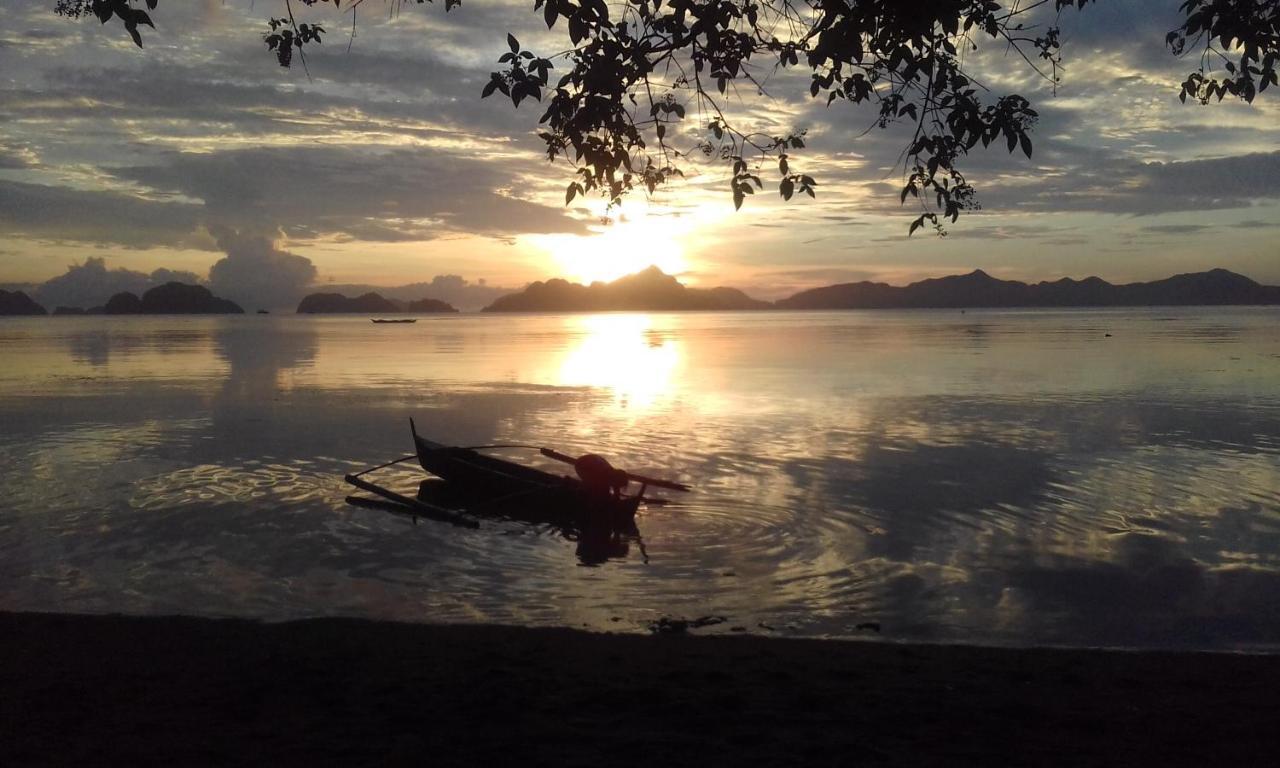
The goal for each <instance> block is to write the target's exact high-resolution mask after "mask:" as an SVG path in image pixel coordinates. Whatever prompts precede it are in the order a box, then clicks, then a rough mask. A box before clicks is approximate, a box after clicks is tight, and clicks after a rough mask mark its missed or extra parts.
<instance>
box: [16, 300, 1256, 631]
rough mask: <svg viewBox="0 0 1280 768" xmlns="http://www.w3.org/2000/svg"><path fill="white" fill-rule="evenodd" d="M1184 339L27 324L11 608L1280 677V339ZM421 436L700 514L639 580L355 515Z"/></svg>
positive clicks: (1219, 318)
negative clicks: (1228, 661) (674, 632)
mask: <svg viewBox="0 0 1280 768" xmlns="http://www.w3.org/2000/svg"><path fill="white" fill-rule="evenodd" d="M1177 312H1178V314H1177V316H1176V319H1169V318H1170V317H1171V316H1170V315H1169V314H1168V313H1169V310H1163V311H1162V310H1152V311H1146V310H1143V311H1135V312H1094V313H1072V312H991V313H977V312H974V313H968V314H967V315H965V316H963V317H961V316H959V315H952V314H951V313H941V312H939V313H929V312H921V313H912V312H900V313H895V312H885V313H777V314H772V313H771V314H751V313H742V314H695V315H663V314H647V315H646V314H610V315H598V316H567V317H566V316H521V317H488V316H484V317H476V316H465V315H464V316H455V317H449V318H441V319H439V320H436V319H434V318H432V319H424V320H423V321H422V322H419V323H417V324H416V325H414V326H412V327H407V328H396V329H395V331H396V332H395V333H389V332H387V331H386V330H385V329H381V328H378V327H376V326H372V324H370V323H368V322H367V321H365V320H362V319H358V318H319V319H316V318H292V317H275V316H272V317H268V318H258V317H247V318H192V319H187V318H112V319H109V320H104V319H102V318H94V319H80V318H59V319H58V320H57V321H52V320H50V319H44V320H42V321H39V322H35V321H27V320H22V321H17V322H13V323H10V322H8V321H5V323H4V324H3V325H0V355H3V357H4V363H5V365H3V366H0V427H2V428H0V461H3V462H5V466H6V467H20V468H21V471H10V472H6V473H5V474H4V475H3V476H0V498H3V499H5V504H4V507H3V509H0V608H12V609H20V608H25V609H35V610H95V611H111V610H122V611H133V612H175V611H177V612H196V613H213V614H234V615H250V616H265V617H272V618H286V617H293V616H307V615H322V614H333V613H338V614H350V615H361V616H371V617H380V618H383V617H385V618H398V619H409V620H429V621H497V622H512V623H528V624H569V625H574V626H577V625H581V624H587V625H589V626H592V627H596V628H602V629H603V628H607V629H628V628H631V629H642V628H643V627H645V626H647V624H648V623H649V622H650V621H653V620H655V619H657V618H659V617H661V616H663V615H670V616H681V615H683V616H701V615H707V614H719V615H726V616H729V617H730V618H731V621H730V623H729V626H731V625H734V624H739V625H743V626H749V627H752V628H758V627H759V625H761V624H763V625H766V626H768V627H774V628H776V629H777V630H778V631H786V632H793V633H800V634H835V635H843V634H853V633H855V627H856V625H857V624H858V623H861V622H864V621H878V622H880V623H881V625H882V626H883V628H884V633H885V634H886V635H887V636H889V637H894V638H919V639H937V640H948V641H956V640H965V641H975V640H976V641H983V642H1007V643H1063V644H1118V645H1147V646H1164V645H1182V646H1193V647H1234V648H1242V647H1266V648H1276V647H1280V597H1277V596H1278V595H1280V338H1277V336H1276V334H1275V333H1274V328H1275V327H1276V321H1277V320H1280V315H1277V313H1276V312H1275V311H1273V310H1236V309H1226V310H1182V309H1179V310H1177ZM1104 333H1110V334H1112V336H1110V337H1107V336H1104ZM408 416H414V417H415V418H416V419H417V420H418V424H419V426H420V427H423V428H424V429H425V430H426V431H428V433H429V434H431V435H432V436H433V437H436V438H437V439H440V440H442V441H445V442H450V443H454V444H460V445H475V444H486V443H492V442H522V443H523V442H530V443H536V444H546V445H554V446H558V447H562V448H564V449H566V450H568V451H570V452H573V451H579V452H582V451H585V450H597V451H599V452H601V453H603V454H605V455H607V456H609V457H610V459H611V460H614V462H615V463H616V464H618V465H620V466H626V467H628V468H629V469H633V470H635V471H640V472H644V473H646V474H661V475H672V476H676V477H677V478H679V479H683V480H687V481H691V482H693V484H694V485H695V486H696V488H697V490H696V493H695V494H693V495H692V496H690V497H688V498H684V499H680V500H679V502H678V503H675V504H671V505H669V506H666V507H657V508H652V509H648V510H645V511H643V512H642V514H641V516H640V518H639V520H638V523H639V526H640V528H641V529H642V530H643V531H644V534H645V535H644V540H643V543H644V552H642V551H641V550H640V547H639V541H640V540H639V539H638V538H624V539H622V540H619V541H606V542H583V541H581V540H578V539H576V538H575V537H573V536H570V537H568V538H566V537H565V536H563V535H561V533H560V532H556V531H550V530H546V529H544V528H541V527H538V526H529V525H525V524H519V523H511V522H495V523H493V524H491V525H486V527H485V528H483V529H482V530H480V531H463V530H457V529H454V528H448V527H444V526H436V525H428V524H423V525H419V526H417V527H414V526H413V525H412V524H411V523H410V522H408V521H405V520H401V519H399V518H395V517H391V516H388V515H386V514H383V513H378V512H375V511H370V510H362V509H354V508H350V507H347V506H346V505H345V504H344V503H343V498H344V497H345V494H346V490H347V489H346V488H344V487H343V486H342V484H341V481H340V479H339V478H340V477H341V475H342V473H343V472H345V471H349V470H350V469H351V468H353V467H357V466H367V465H368V464H371V463H375V462H377V461H379V460H383V459H387V458H391V457H393V456H396V455H399V454H402V453H404V452H406V451H407V450H408V449H409V448H410V445H409V441H408V430H407V426H406V424H407V417H408ZM420 479H421V474H420V472H417V471H415V470H412V469H410V468H398V469H393V470H391V471H390V474H389V477H388V479H387V480H386V484H387V485H388V486H389V487H394V488H397V489H399V490H402V491H408V492H410V493H411V492H412V490H413V489H415V488H416V487H417V483H418V481H419V480H420ZM597 544H599V545H603V546H599V547H596V546H595V545H597ZM646 553H647V557H646V556H645V554H646ZM584 561H587V562H593V563H595V562H601V561H602V563H601V567H597V568H581V567H579V565H580V564H581V563H582V562H584ZM711 631H714V630H711ZM759 631H766V630H763V629H760V630H759Z"/></svg>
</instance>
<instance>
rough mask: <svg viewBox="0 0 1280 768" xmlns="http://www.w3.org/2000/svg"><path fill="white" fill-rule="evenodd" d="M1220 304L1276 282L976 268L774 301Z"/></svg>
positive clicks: (1210, 275) (1271, 290) (1257, 298)
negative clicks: (1006, 274)
mask: <svg viewBox="0 0 1280 768" xmlns="http://www.w3.org/2000/svg"><path fill="white" fill-rule="evenodd" d="M1224 304H1280V287H1275V286H1266V285H1261V284H1259V283H1257V282H1254V281H1253V280H1250V279H1249V278H1247V277H1245V276H1244V275H1238V274H1236V273H1234V272H1230V271H1228V270H1225V269H1211V270H1209V271H1208V272H1194V273H1190V274H1182V275H1174V276H1173V277H1169V278H1166V279H1164V280H1155V281H1152V282H1149V283H1128V284H1124V285H1112V284H1111V283H1108V282H1107V281H1106V280H1103V279H1101V278H1099V277H1089V278H1086V279H1084V280H1072V279H1071V278H1066V277H1064V278H1062V279H1061V280H1056V281H1054V282H1048V281H1045V282H1039V283H1033V284H1027V283H1023V282H1019V281H1016V280H999V279H997V278H994V277H992V276H991V275H988V274H987V273H986V272H983V271H982V270H980V269H977V270H974V271H973V272H970V273H968V274H966V275H950V276H948V277H938V278H930V279H928V280H921V281H919V282H915V283H911V284H910V285H907V286H902V287H898V286H892V285H888V284H887V283H872V282H866V281H864V282H859V283H842V284H840V285H828V286H825V287H822V288H813V289H810V290H807V291H801V292H800V293H797V294H795V295H794V296H791V297H789V298H786V299H782V300H780V301H778V302H777V304H776V305H777V306H778V307H779V308H781V309H905V308H921V309H923V308H932V307H936V308H947V307H950V308H960V307H1151V306H1191V305H1224Z"/></svg>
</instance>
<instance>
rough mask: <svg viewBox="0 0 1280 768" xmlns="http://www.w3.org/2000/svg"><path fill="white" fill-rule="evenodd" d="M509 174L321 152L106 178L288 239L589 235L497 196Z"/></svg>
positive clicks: (242, 157)
mask: <svg viewBox="0 0 1280 768" xmlns="http://www.w3.org/2000/svg"><path fill="white" fill-rule="evenodd" d="M512 170H513V169H512V168H510V167H495V166H494V164H491V163H484V162H481V161H478V160H475V159H471V158H466V157H459V156H457V155H452V154H448V153H444V152H438V151H432V150H428V149H421V150H390V151H381V152H378V151H373V152H368V151H361V150H356V149H350V148H345V147H333V146H324V147H282V148H271V149H252V150H233V151H227V152H218V153H213V154H197V153H181V154H173V155H169V156H167V157H166V158H165V159H164V162H163V163H161V164H157V165H149V166H135V167H130V168H118V169H113V170H112V171H111V173H112V174H113V175H115V176H117V177H119V178H121V179H127V180H129V181H135V182H140V183H142V184H145V185H147V186H149V187H152V188H154V189H159V190H167V191H171V192H177V193H181V194H183V195H185V196H187V197H191V198H196V199H200V200H203V201H204V204H205V209H206V213H207V216H208V217H209V219H210V220H212V221H214V222H217V223H220V224H226V225H229V226H233V227H241V228H242V227H255V228H262V227H266V228H283V230H284V231H285V232H286V233H287V234H289V235H290V236H291V237H313V236H318V235H323V234H327V235H346V236H348V237H350V238H352V239H356V240H375V241H394V240H404V239H415V240H425V239H431V238H433V237H438V236H440V235H443V234H446V233H454V232H467V233H478V234H484V235H492V236H510V235H515V234H520V233H529V232H533V233H544V232H571V233H577V234H584V233H586V231H587V230H586V227H585V226H584V225H583V223H582V222H580V221H577V220H575V219H572V218H570V217H569V216H567V215H566V213H565V209H563V208H558V207H554V208H553V207H549V206H545V205H540V204H538V203H533V202H530V201H528V200H525V199H521V198H519V197H516V196H515V195H514V194H511V193H506V192H503V191H502V190H503V189H504V188H506V187H508V186H510V185H511V182H512V174H511V171H512Z"/></svg>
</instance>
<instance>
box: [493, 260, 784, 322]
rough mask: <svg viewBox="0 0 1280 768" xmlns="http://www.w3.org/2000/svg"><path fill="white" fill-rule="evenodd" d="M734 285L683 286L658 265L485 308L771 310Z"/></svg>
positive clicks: (553, 286) (544, 286) (546, 286)
mask: <svg viewBox="0 0 1280 768" xmlns="http://www.w3.org/2000/svg"><path fill="white" fill-rule="evenodd" d="M771 307H772V305H771V304H769V302H767V301H757V300H756V299H753V298H751V297H750V296H748V295H746V294H745V293H743V292H742V291H739V290H738V289H736V288H687V287H685V286H684V285H683V284H681V283H680V281H678V280H676V279H675V278H674V277H672V276H671V275H668V274H666V273H664V272H663V271H662V270H660V269H658V268H657V267H649V268H648V269H644V270H641V271H640V272H636V273H635V274H633V275H627V276H626V277H620V278H618V279H617V280H614V281H613V282H611V283H592V284H591V285H582V284H581V283H571V282H569V281H567V280H561V279H559V278H557V279H554V280H548V281H546V282H545V283H544V282H536V283H532V284H530V285H529V287H527V288H525V289H524V290H523V291H521V292H519V293H513V294H510V295H508V296H503V297H502V298H500V299H498V300H497V301H495V302H493V303H492V304H490V305H489V306H487V307H485V308H484V311H485V312H607V311H610V310H651V311H671V310H716V309H720V310H724V309H769V308H771Z"/></svg>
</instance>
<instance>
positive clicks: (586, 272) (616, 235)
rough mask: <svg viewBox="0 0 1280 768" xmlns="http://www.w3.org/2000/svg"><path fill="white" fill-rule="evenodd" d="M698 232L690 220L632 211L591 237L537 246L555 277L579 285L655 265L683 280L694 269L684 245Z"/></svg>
mask: <svg viewBox="0 0 1280 768" xmlns="http://www.w3.org/2000/svg"><path fill="white" fill-rule="evenodd" d="M692 227H693V223H692V222H690V221H688V220H687V219H686V218H681V217H676V216H656V215H652V214H650V213H648V212H647V211H643V210H641V211H639V212H636V211H631V212H628V213H624V214H622V215H621V216H619V217H618V218H617V219H615V220H613V221H611V222H610V223H608V224H600V225H597V226H593V227H591V230H592V234H590V235H585V236H580V235H546V236H542V237H539V238H537V239H536V244H537V245H538V246H540V247H541V248H542V249H543V250H545V251H546V254H547V256H548V257H549V260H550V262H551V264H552V265H553V272H554V274H555V275H556V276H557V277H563V278H565V279H567V280H571V281H574V282H579V283H593V282H595V281H602V282H609V281H611V280H616V279H618V278H619V277H622V276H624V275H629V274H632V273H633V272H639V271H640V270H642V269H644V268H645V267H648V266H651V265H652V266H656V267H658V269H661V270H662V271H663V272H666V273H667V274H668V275H679V274H681V273H683V272H687V271H688V270H689V266H690V265H689V261H688V259H687V258H686V256H685V250H684V243H685V241H686V239H687V236H688V234H689V231H690V230H691V229H692Z"/></svg>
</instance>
